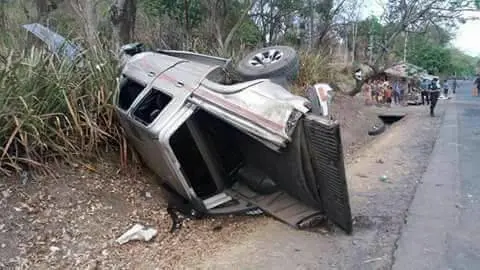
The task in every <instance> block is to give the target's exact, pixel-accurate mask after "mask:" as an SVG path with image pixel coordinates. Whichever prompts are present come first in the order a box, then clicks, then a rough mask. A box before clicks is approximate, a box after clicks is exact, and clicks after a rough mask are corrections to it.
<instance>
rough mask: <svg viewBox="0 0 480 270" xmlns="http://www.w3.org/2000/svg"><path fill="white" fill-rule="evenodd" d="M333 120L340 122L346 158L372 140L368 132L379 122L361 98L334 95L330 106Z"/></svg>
mask: <svg viewBox="0 0 480 270" xmlns="http://www.w3.org/2000/svg"><path fill="white" fill-rule="evenodd" d="M330 109H331V113H332V116H333V118H334V119H336V120H338V121H339V122H340V126H341V131H340V132H341V134H342V144H343V149H344V153H345V155H346V156H349V155H351V154H353V152H355V151H356V150H358V149H359V148H360V147H361V146H363V145H365V144H366V143H367V142H369V141H371V140H373V139H374V137H372V136H369V135H368V130H369V129H371V128H372V127H373V126H374V125H375V124H378V123H380V122H381V120H380V119H379V118H378V116H377V114H376V113H374V112H373V111H371V110H369V108H368V107H366V106H365V105H364V101H363V99H362V98H361V97H359V96H356V97H351V96H348V95H344V94H340V93H338V94H336V95H335V97H334V100H333V102H332V105H331V106H330Z"/></svg>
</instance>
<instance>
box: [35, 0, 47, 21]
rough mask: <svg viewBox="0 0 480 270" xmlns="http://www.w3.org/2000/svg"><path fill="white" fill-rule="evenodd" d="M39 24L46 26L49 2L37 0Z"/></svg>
mask: <svg viewBox="0 0 480 270" xmlns="http://www.w3.org/2000/svg"><path fill="white" fill-rule="evenodd" d="M35 6H36V8H37V22H38V23H41V24H45V22H46V20H47V16H48V0H36V1H35Z"/></svg>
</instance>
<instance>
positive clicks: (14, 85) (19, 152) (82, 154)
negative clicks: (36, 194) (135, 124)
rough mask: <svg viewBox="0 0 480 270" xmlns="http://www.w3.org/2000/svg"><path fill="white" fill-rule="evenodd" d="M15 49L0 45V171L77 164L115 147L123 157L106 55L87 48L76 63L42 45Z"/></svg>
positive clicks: (113, 83) (110, 61)
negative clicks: (57, 163)
mask: <svg viewBox="0 0 480 270" xmlns="http://www.w3.org/2000/svg"><path fill="white" fill-rule="evenodd" d="M16 41H19V42H20V41H22V39H17V40H16ZM17 45H18V46H17ZM17 48H22V46H21V44H19V43H18V44H15V43H13V42H9V43H8V44H7V43H3V44H0V142H1V146H0V147H1V148H0V162H1V166H0V170H1V171H2V172H3V173H6V174H9V173H10V172H12V171H21V170H23V169H25V167H28V168H32V167H34V168H43V169H47V168H46V167H45V165H43V164H45V163H46V162H47V161H51V160H62V161H67V162H73V161H75V162H78V160H81V159H85V158H91V157H95V156H96V155H98V154H99V153H101V152H105V151H118V150H120V153H123V154H122V155H121V157H122V161H125V160H126V158H125V155H126V154H125V153H126V151H125V148H126V143H125V140H124V138H123V135H122V131H121V129H120V128H119V127H118V126H117V125H116V123H115V113H114V110H113V107H112V105H111V104H112V101H113V98H114V91H113V90H114V89H115V86H116V80H115V75H116V72H117V70H116V68H115V61H114V60H113V58H112V56H111V55H109V54H108V53H106V52H105V51H103V50H96V49H91V50H89V51H86V52H84V54H83V65H82V66H81V67H79V66H78V65H74V64H73V63H72V62H70V61H69V60H68V59H59V58H58V57H56V56H54V55H52V54H51V53H49V52H47V51H45V50H42V49H38V48H31V49H29V50H22V49H17Z"/></svg>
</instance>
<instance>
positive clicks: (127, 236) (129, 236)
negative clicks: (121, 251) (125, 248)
mask: <svg viewBox="0 0 480 270" xmlns="http://www.w3.org/2000/svg"><path fill="white" fill-rule="evenodd" d="M155 235H157V230H156V229H154V228H148V227H145V226H143V225H141V224H135V225H133V227H132V228H130V230H128V231H126V232H125V233H124V234H122V236H120V237H119V238H117V240H116V242H117V243H119V244H120V245H123V244H125V243H128V242H130V241H134V240H142V241H145V242H148V241H150V240H152V238H153V237H155Z"/></svg>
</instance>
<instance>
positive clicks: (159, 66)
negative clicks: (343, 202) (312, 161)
mask: <svg viewBox="0 0 480 270" xmlns="http://www.w3.org/2000/svg"><path fill="white" fill-rule="evenodd" d="M229 64H230V61H229V60H228V59H223V58H217V57H212V56H207V55H201V54H195V53H190V52H183V51H160V52H143V53H139V54H136V55H134V56H132V57H131V58H129V59H128V60H127V61H125V66H124V68H123V71H122V75H121V79H120V81H121V85H120V91H119V95H118V96H117V101H116V103H117V105H118V106H117V112H118V115H119V119H120V123H121V124H122V126H123V128H124V129H125V131H126V134H127V136H128V137H129V139H130V141H131V143H132V144H133V145H134V147H135V148H136V150H137V151H138V152H139V153H140V155H141V157H142V160H143V161H144V162H145V163H146V165H147V166H148V167H149V168H151V169H152V170H153V171H154V172H155V173H156V174H157V175H158V176H159V177H160V178H161V179H162V180H163V181H165V182H167V183H168V184H169V186H170V187H172V188H173V189H174V190H175V192H177V193H178V194H180V195H181V196H182V197H184V198H187V199H189V200H191V201H193V202H196V204H197V206H198V207H200V208H202V209H203V210H204V211H206V212H209V211H210V212H214V211H215V208H216V207H217V206H219V205H221V204H223V203H225V202H228V201H230V200H232V199H233V198H234V197H235V194H237V193H238V192H232V190H233V188H231V186H228V187H227V186H226V184H225V181H224V179H225V178H226V177H227V176H226V175H225V174H222V173H220V171H222V170H221V169H219V168H218V167H219V165H218V164H216V163H215V162H210V159H211V158H210V157H212V156H215V153H212V151H211V150H209V149H211V147H210V146H209V144H212V143H213V144H215V142H211V140H208V139H206V138H205V135H202V134H201V132H197V131H198V130H200V129H202V128H201V127H199V126H198V125H200V126H201V125H207V123H206V122H205V123H203V122H201V121H197V122H195V121H191V120H189V119H192V118H193V117H194V115H195V113H196V112H198V111H199V110H201V111H202V112H205V113H207V114H208V115H209V117H212V118H215V119H219V121H221V122H224V123H226V124H227V125H229V126H231V127H233V128H234V129H235V130H238V131H241V133H243V134H245V135H246V136H248V137H250V138H253V139H254V140H255V141H257V143H260V144H261V145H263V146H265V147H266V148H268V149H270V150H269V151H270V152H269V153H272V155H274V156H275V155H277V154H275V153H281V152H282V151H284V149H285V148H286V147H287V146H289V145H290V144H291V142H292V140H294V132H295V133H298V132H296V131H295V130H297V129H298V128H297V125H298V123H299V121H300V119H301V118H306V116H307V114H308V112H309V111H310V109H309V106H310V103H309V101H308V100H307V99H305V98H303V97H300V96H297V95H294V94H292V93H290V92H289V91H288V90H286V89H285V88H284V87H283V86H282V85H280V84H278V83H276V82H275V81H273V80H271V79H258V80H252V81H246V82H239V83H235V84H228V83H227V82H226V81H227V78H226V76H227V74H226V72H225V68H226V67H227V66H228V65H229ZM126 80H128V81H130V82H133V84H135V85H137V86H136V87H137V88H136V89H137V90H136V91H138V93H137V95H136V96H134V97H133V98H131V99H130V101H129V102H128V104H122V101H121V99H122V97H121V95H122V93H121V92H122V83H125V81H126ZM133 84H132V85H133ZM140 89H141V90H140ZM158 92H161V93H162V95H163V96H164V97H167V96H168V97H167V99H168V102H166V103H165V104H166V105H165V106H163V108H161V111H160V112H159V113H158V112H156V113H158V114H155V117H154V119H152V120H151V121H147V122H145V121H143V120H140V119H139V117H138V116H136V110H140V108H143V107H142V106H144V105H142V104H143V103H142V102H144V100H147V99H149V98H151V97H153V96H152V95H153V94H155V95H156V93H158ZM152 100H153V98H152ZM309 117H310V118H312V117H313V116H309ZM147 118H148V117H147ZM313 118H315V117H313ZM313 118H312V119H313ZM302 121H303V120H302ZM305 121H306V120H305ZM312 121H313V120H312ZM315 121H317V122H319V121H320V122H322V121H324V120H322V119H316V118H315ZM325 121H327V120H325ZM182 126H187V127H188V128H189V129H190V132H191V133H192V136H193V138H194V141H195V144H196V145H197V147H198V149H199V153H200V154H201V155H202V157H203V160H204V161H205V164H204V165H203V166H205V167H207V168H208V171H209V172H210V174H211V178H212V179H213V182H215V185H216V188H218V190H220V192H215V194H210V195H208V197H203V198H200V197H201V196H200V195H199V194H198V192H196V191H195V189H194V188H193V187H192V186H193V185H192V179H190V181H189V179H187V178H186V176H185V175H186V172H185V164H183V165H182V162H181V161H180V160H179V159H180V158H179V154H178V153H176V152H175V151H174V149H173V146H172V145H173V144H175V142H174V141H175V140H176V139H175V138H174V134H177V133H178V131H179V130H180V129H182ZM302 126H303V124H302ZM212 129H213V128H212ZM213 130H214V129H213ZM241 136H244V135H241ZM302 136H303V135H302ZM249 144H255V143H248V144H245V145H249ZM179 145H181V143H180V144H179ZM182 147H187V146H182ZM247 147H248V146H247ZM252 147H253V146H252ZM340 148H341V147H340ZM262 151H264V150H262ZM340 153H341V150H340ZM232 155H233V153H232ZM187 156H188V155H187ZM340 156H341V155H340ZM341 157H342V160H341V166H340V167H341V169H340V170H339V173H340V175H341V177H340V178H341V179H342V181H344V169H343V156H341ZM293 165H295V164H293ZM299 166H300V165H299ZM267 167H268V166H267ZM342 170H343V171H342ZM200 178H201V177H200ZM292 181H295V179H292ZM342 183H343V182H342ZM343 184H344V183H343ZM345 189H346V186H345ZM342 191H343V190H342ZM344 191H345V192H346V190H344ZM347 196H348V194H347ZM236 199H238V198H236ZM288 200H290V199H288ZM347 204H348V197H347ZM305 209H307V208H305ZM305 209H304V208H302V210H301V211H300V210H298V211H300V212H302V211H303V212H302V213H307V212H308V211H311V212H312V213H313V212H314V211H313V210H311V209H310V208H308V211H307V210H305ZM346 210H347V212H348V213H347V216H350V209H349V206H348V209H346ZM298 211H297V212H298ZM318 211H320V210H318ZM322 211H323V209H322ZM308 213H310V212H308ZM296 215H297V214H296ZM306 215H307V214H304V216H306ZM297 216H298V215H297ZM350 222H351V221H347V225H346V227H350V229H347V230H351V224H350Z"/></svg>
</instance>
